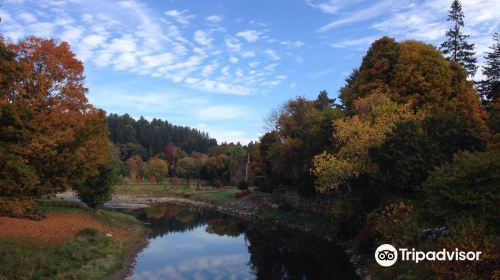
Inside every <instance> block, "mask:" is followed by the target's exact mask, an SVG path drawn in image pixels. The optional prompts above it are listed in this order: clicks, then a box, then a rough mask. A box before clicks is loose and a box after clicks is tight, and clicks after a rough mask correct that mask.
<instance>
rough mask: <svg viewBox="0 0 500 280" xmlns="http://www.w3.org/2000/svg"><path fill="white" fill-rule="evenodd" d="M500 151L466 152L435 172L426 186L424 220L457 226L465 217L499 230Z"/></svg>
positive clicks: (424, 190)
mask: <svg viewBox="0 0 500 280" xmlns="http://www.w3.org/2000/svg"><path fill="white" fill-rule="evenodd" d="M498 170H500V151H499V150H494V151H488V152H477V153H470V152H462V153H459V154H456V155H455V157H454V159H453V162H452V163H446V164H443V165H442V166H440V167H439V168H437V169H435V170H434V171H433V172H432V173H431V174H430V176H429V178H428V179H427V181H426V182H425V183H424V184H423V186H422V189H423V193H424V196H425V197H424V198H425V200H424V204H425V207H424V209H423V210H422V211H423V213H422V215H421V216H422V217H424V218H425V219H426V221H427V220H428V219H429V217H430V218H434V219H435V220H436V221H435V222H438V223H444V222H445V221H446V222H448V223H453V220H455V219H456V218H460V217H463V216H468V217H473V218H474V219H475V220H476V221H478V222H485V224H486V225H487V226H491V227H494V228H497V229H498V225H499V224H498V217H500V207H498V198H499V197H500V187H499V183H500V173H499V172H498Z"/></svg>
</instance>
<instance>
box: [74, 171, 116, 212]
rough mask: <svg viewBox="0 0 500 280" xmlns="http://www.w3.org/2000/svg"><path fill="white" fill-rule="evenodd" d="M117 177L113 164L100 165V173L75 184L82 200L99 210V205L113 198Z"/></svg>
mask: <svg viewBox="0 0 500 280" xmlns="http://www.w3.org/2000/svg"><path fill="white" fill-rule="evenodd" d="M116 178H117V176H116V173H115V170H114V168H113V166H111V165H110V164H105V165H102V166H100V167H99V174H97V175H96V176H92V177H89V178H87V179H86V180H85V181H83V182H81V183H77V184H75V186H74V189H75V190H76V193H77V196H78V198H79V199H80V200H81V201H83V202H84V203H85V204H87V205H88V206H89V207H90V208H92V209H94V211H97V207H99V206H101V205H102V204H104V202H106V201H109V200H110V199H111V193H112V192H113V185H114V184H115V182H116Z"/></svg>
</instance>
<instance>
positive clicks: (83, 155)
mask: <svg viewBox="0 0 500 280" xmlns="http://www.w3.org/2000/svg"><path fill="white" fill-rule="evenodd" d="M2 44H4V43H3V42H2ZM8 48H9V49H10V51H12V52H13V53H15V60H16V64H17V66H16V68H18V69H19V73H18V76H17V78H16V79H15V80H14V81H13V82H11V83H8V84H5V83H4V85H6V86H7V88H2V91H1V94H2V95H1V97H0V99H1V100H2V102H1V103H3V105H6V106H8V107H9V108H5V110H4V109H3V108H2V110H1V112H0V114H1V115H2V118H3V119H4V120H6V121H8V123H10V124H13V125H12V126H10V128H9V127H3V128H6V129H5V130H3V132H2V135H3V136H5V137H3V136H2V139H1V140H0V141H1V142H4V144H5V145H6V146H9V147H10V148H9V150H3V151H2V153H1V157H2V158H5V159H9V158H10V159H12V160H14V159H19V158H21V159H22V160H21V161H18V160H16V164H15V165H13V163H12V162H8V166H9V170H12V171H13V172H17V174H18V175H19V176H27V177H26V178H25V179H26V180H25V179H22V178H17V182H23V183H22V184H20V185H19V184H17V183H16V185H14V186H12V187H13V188H14V189H15V190H16V192H15V193H13V194H12V195H16V194H17V195H25V196H39V195H43V194H51V193H55V192H58V191H61V190H64V189H65V188H66V187H68V186H71V185H72V183H73V182H75V181H82V180H85V179H86V178H87V177H89V176H93V175H96V174H97V173H98V167H99V166H100V165H101V164H103V163H105V161H106V158H107V154H108V152H107V151H108V149H109V146H108V143H107V128H106V124H105V114H104V112H103V111H101V110H98V109H96V108H94V107H93V106H92V105H90V104H89V103H88V101H87V99H86V96H85V95H86V93H87V89H86V88H85V86H84V74H83V64H82V63H81V62H80V61H79V60H77V59H76V58H75V55H74V53H73V52H72V51H71V50H70V47H69V45H68V44H67V43H65V42H59V41H56V40H53V39H50V40H47V39H41V38H36V37H28V38H26V39H24V40H22V41H20V42H19V43H18V44H11V45H9V46H8ZM2 56H4V55H3V54H2ZM4 62H5V61H4V60H3V59H2V69H1V70H2V72H4V73H3V74H2V75H1V76H2V80H5V77H7V79H8V80H9V79H10V78H9V77H12V75H11V74H9V71H10V70H9V69H12V67H4V66H5V65H4ZM7 66H8V65H7ZM21 128H22V129H21ZM12 130H14V131H12ZM16 130H17V131H16ZM26 133H27V134H26ZM16 134H17V135H16ZM19 139H21V140H22V141H18V140H19ZM19 145H22V149H19V147H16V146H19ZM21 150H22V151H23V152H21V153H18V152H19V151H21ZM13 176H16V175H14V174H13ZM35 179H37V180H36V181H37V182H36V183H35V184H33V185H31V186H30V187H28V184H27V182H35Z"/></svg>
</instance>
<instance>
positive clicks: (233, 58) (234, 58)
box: [229, 56, 239, 64]
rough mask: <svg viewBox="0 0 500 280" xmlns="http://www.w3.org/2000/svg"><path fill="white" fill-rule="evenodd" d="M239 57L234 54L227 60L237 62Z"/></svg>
mask: <svg viewBox="0 0 500 280" xmlns="http://www.w3.org/2000/svg"><path fill="white" fill-rule="evenodd" d="M238 61H239V59H238V58H237V57H235V56H231V57H229V62H231V63H232V64H236V63H238Z"/></svg>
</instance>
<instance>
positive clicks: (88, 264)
mask: <svg viewBox="0 0 500 280" xmlns="http://www.w3.org/2000/svg"><path fill="white" fill-rule="evenodd" d="M40 204H41V205H42V206H41V208H40V211H41V212H57V213H67V212H82V213H86V214H88V215H90V216H92V217H94V218H95V219H97V220H99V221H101V222H103V223H106V224H108V225H110V226H113V227H115V228H119V229H123V230H127V232H128V236H127V240H126V241H120V240H117V239H115V238H109V237H106V236H104V233H97V234H95V233H96V231H95V230H93V229H90V228H88V229H84V230H82V231H81V232H80V233H79V234H77V235H76V236H75V238H73V239H72V240H69V241H67V242H65V243H63V244H61V245H51V246H49V245H43V244H36V243H33V242H26V241H10V240H0V280H4V279H9V280H11V279H12V280H17V279H103V278H104V277H105V276H106V275H109V274H110V273H112V272H113V271H116V270H117V269H119V268H120V267H122V266H123V265H124V259H125V257H126V256H127V255H128V254H131V253H132V248H130V247H129V246H128V245H129V244H130V243H133V242H134V241H137V240H139V238H143V233H144V228H143V227H142V225H141V224H140V222H139V221H137V220H136V219H135V218H134V217H132V216H129V215H126V214H122V213H118V212H115V211H104V210H100V211H98V213H97V214H96V213H94V212H93V211H91V210H90V209H88V208H85V206H82V205H81V204H80V203H78V202H68V201H59V200H50V201H49V200H46V201H42V202H41V203H40Z"/></svg>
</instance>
